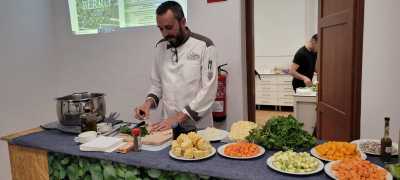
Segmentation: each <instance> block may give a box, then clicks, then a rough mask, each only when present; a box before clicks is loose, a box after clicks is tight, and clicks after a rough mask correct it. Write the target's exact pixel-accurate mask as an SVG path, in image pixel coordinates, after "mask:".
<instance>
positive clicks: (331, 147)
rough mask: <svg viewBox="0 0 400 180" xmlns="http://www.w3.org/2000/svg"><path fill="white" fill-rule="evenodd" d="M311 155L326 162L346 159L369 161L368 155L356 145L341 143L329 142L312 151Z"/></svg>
mask: <svg viewBox="0 0 400 180" xmlns="http://www.w3.org/2000/svg"><path fill="white" fill-rule="evenodd" d="M311 154H312V155H313V156H315V157H316V158H318V159H321V160H324V161H336V160H342V159H345V158H353V157H357V158H361V159H367V155H366V154H365V153H363V152H362V151H360V150H359V149H358V147H357V145H356V144H352V143H348V142H340V141H329V142H326V143H323V144H320V145H318V146H315V147H314V148H312V149H311Z"/></svg>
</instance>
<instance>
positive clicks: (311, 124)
mask: <svg viewBox="0 0 400 180" xmlns="http://www.w3.org/2000/svg"><path fill="white" fill-rule="evenodd" d="M293 100H294V106H293V110H294V116H295V117H296V119H297V120H299V121H300V122H303V123H304V127H303V128H304V130H306V131H307V132H309V133H310V134H312V133H313V131H314V128H315V123H316V121H317V111H316V108H317V93H312V94H307V95H302V94H301V95H300V94H294V95H293Z"/></svg>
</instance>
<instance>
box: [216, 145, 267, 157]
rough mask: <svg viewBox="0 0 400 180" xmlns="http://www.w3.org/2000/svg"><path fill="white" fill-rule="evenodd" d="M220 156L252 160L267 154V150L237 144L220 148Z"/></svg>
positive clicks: (255, 146) (256, 146)
mask: <svg viewBox="0 0 400 180" xmlns="http://www.w3.org/2000/svg"><path fill="white" fill-rule="evenodd" d="M217 152H218V154H220V155H221V156H224V157H227V158H232V159H252V158H256V157H259V156H261V155H263V154H264V153H265V149H264V148H263V147H261V146H259V145H257V144H254V143H248V142H237V143H229V144H224V145H222V146H220V147H218V150H217Z"/></svg>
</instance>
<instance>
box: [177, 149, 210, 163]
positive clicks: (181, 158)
mask: <svg viewBox="0 0 400 180" xmlns="http://www.w3.org/2000/svg"><path fill="white" fill-rule="evenodd" d="M215 153H216V150H215V148H214V147H212V149H211V153H210V154H209V155H207V156H205V157H202V158H199V159H188V158H184V157H183V156H182V157H178V156H175V155H174V154H173V153H172V151H171V150H170V151H169V156H171V157H172V158H174V159H178V160H182V161H200V160H203V159H207V158H209V157H211V156H213V155H214V154H215Z"/></svg>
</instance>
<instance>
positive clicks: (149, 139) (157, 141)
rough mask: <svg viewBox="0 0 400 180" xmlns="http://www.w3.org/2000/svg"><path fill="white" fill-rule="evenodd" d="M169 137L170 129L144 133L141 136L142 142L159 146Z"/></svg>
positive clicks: (170, 137)
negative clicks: (143, 135)
mask: <svg viewBox="0 0 400 180" xmlns="http://www.w3.org/2000/svg"><path fill="white" fill-rule="evenodd" d="M170 139H172V129H170V130H166V131H160V132H153V133H151V134H149V135H146V136H145V137H143V138H142V144H145V145H155V146H159V145H161V144H164V143H165V142H167V141H168V140H170Z"/></svg>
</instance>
